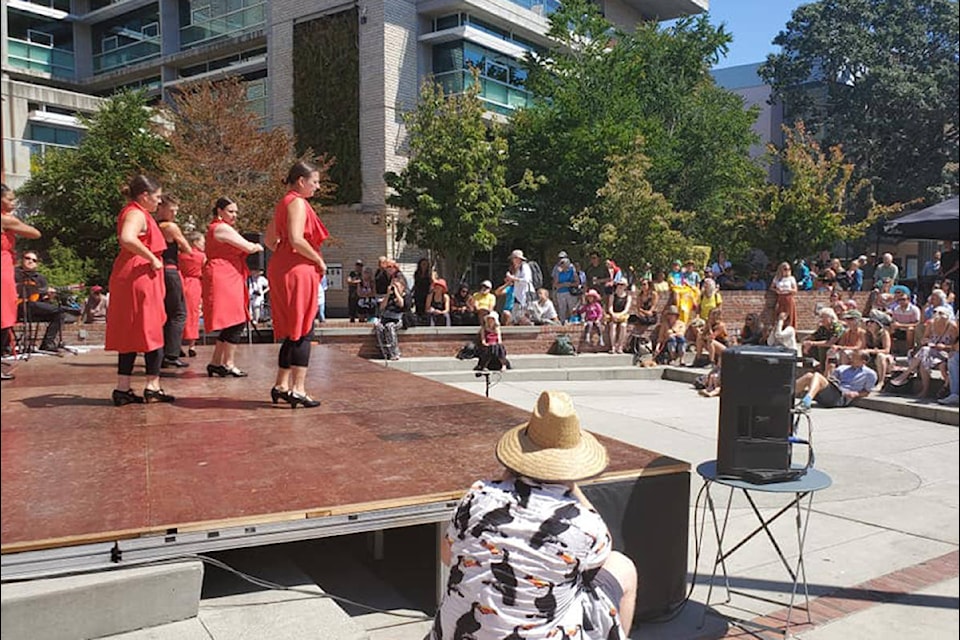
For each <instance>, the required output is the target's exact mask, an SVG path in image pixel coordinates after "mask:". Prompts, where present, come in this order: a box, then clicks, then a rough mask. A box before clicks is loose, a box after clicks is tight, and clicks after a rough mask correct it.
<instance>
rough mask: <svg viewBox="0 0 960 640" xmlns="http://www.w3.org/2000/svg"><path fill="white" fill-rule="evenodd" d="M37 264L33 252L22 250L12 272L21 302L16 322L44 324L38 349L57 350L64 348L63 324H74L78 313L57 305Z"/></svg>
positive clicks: (55, 295)
mask: <svg viewBox="0 0 960 640" xmlns="http://www.w3.org/2000/svg"><path fill="white" fill-rule="evenodd" d="M39 264H40V259H39V258H38V257H37V253H36V252H35V251H25V252H24V253H23V256H22V257H21V258H20V265H19V266H18V267H17V268H16V269H14V271H13V278H14V281H15V282H16V285H17V297H18V298H20V300H22V301H23V302H21V303H20V304H19V305H17V319H18V320H20V321H21V322H25V321H28V320H29V321H30V322H46V323H47V328H46V330H45V331H44V334H43V340H42V341H41V343H40V350H41V351H57V350H59V349H60V348H61V347H62V346H63V345H62V330H63V324H64V323H65V322H76V320H77V312H76V311H73V310H71V309H68V308H65V307H63V306H62V305H61V304H60V301H59V300H58V299H57V290H56V289H54V288H53V287H51V286H49V285H48V284H47V279H46V278H45V277H44V276H43V274H41V273H39V272H38V271H37V266H38V265H39Z"/></svg>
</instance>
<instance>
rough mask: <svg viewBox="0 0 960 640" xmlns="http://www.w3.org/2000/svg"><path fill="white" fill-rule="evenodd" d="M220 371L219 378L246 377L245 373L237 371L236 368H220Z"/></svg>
mask: <svg viewBox="0 0 960 640" xmlns="http://www.w3.org/2000/svg"><path fill="white" fill-rule="evenodd" d="M222 369H223V373H221V374H220V375H221V376H233V377H234V378H246V377H247V372H246V371H241V370H240V369H237V368H236V367H222Z"/></svg>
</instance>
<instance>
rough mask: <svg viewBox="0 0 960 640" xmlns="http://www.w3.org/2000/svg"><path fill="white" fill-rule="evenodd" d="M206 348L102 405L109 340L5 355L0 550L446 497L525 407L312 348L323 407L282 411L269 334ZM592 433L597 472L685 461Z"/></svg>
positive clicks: (493, 464)
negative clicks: (220, 356)
mask: <svg viewBox="0 0 960 640" xmlns="http://www.w3.org/2000/svg"><path fill="white" fill-rule="evenodd" d="M211 350H212V347H203V348H201V350H200V355H199V357H197V358H194V359H192V360H191V361H190V363H191V367H190V368H189V369H185V370H178V371H177V373H172V374H169V375H168V374H167V372H168V371H171V370H168V369H165V370H164V380H163V385H164V388H165V389H166V390H167V391H168V392H169V393H171V394H173V395H175V396H176V397H177V402H176V403H174V404H171V405H164V404H153V405H128V406H126V407H119V408H116V407H114V406H113V405H112V404H111V402H110V400H109V398H110V392H111V390H112V389H113V388H114V385H115V382H116V355H115V354H112V353H105V352H103V351H94V352H91V353H87V354H81V355H69V354H68V355H66V356H64V357H63V358H49V357H46V358H35V359H33V360H31V361H29V362H24V363H19V364H18V367H17V369H16V376H17V378H16V380H14V381H12V382H4V383H3V387H2V411H0V423H2V461H0V472H2V505H3V506H2V536H0V537H2V540H0V542H2V551H3V553H4V554H7V553H13V552H18V551H28V550H38V549H53V548H59V547H65V546H70V545H79V544H88V543H96V542H106V541H113V540H120V539H130V538H136V537H139V536H143V535H147V534H157V533H164V532H168V531H170V530H181V531H182V530H190V529H193V530H203V529H210V528H216V527H220V526H243V524H244V523H248V522H250V523H257V522H259V523H262V522H274V521H287V520H297V519H304V518H311V517H321V516H327V515H337V514H350V513H361V512H364V511H369V510H371V509H378V508H383V507H384V506H387V505H394V506H404V505H415V504H419V503H427V502H436V501H440V500H450V499H454V500H455V499H457V498H459V496H460V495H462V493H463V491H464V490H465V489H466V488H467V487H468V486H469V485H470V483H471V482H473V481H474V480H476V479H478V478H482V477H488V476H490V475H492V474H495V473H499V470H500V466H499V464H498V463H497V461H496V459H495V457H494V453H493V451H494V444H495V442H496V441H497V439H498V438H499V436H500V434H501V433H503V431H505V430H506V429H508V428H509V427H512V426H515V425H516V424H519V423H520V422H523V421H524V420H525V419H526V418H527V416H528V413H527V412H525V411H521V410H518V409H516V408H514V407H510V406H507V405H504V404H501V403H499V402H496V401H494V400H489V399H485V398H482V397H478V396H476V395H474V394H471V393H468V392H466V391H461V390H458V389H454V388H452V387H447V386H445V385H443V384H441V383H438V382H433V381H430V380H426V379H423V378H418V377H416V376H413V375H411V374H407V373H403V372H399V371H394V370H390V369H388V368H385V367H383V366H381V365H378V364H375V363H371V362H368V361H366V360H362V359H360V358H356V357H352V356H348V355H344V354H342V353H339V352H337V351H336V350H334V349H331V348H324V347H314V350H313V356H312V360H311V367H310V371H309V381H308V386H307V388H308V389H309V390H310V392H311V393H312V394H313V395H314V396H315V397H319V398H322V399H323V406H321V407H319V408H317V409H303V408H298V409H296V410H291V409H290V408H289V407H288V406H287V405H278V406H274V405H272V404H271V402H270V395H269V391H270V387H271V385H272V382H273V376H274V372H275V362H276V356H277V346H276V345H269V344H267V345H252V346H248V345H242V346H241V347H240V349H239V352H238V358H237V362H238V364H239V366H240V367H241V368H243V369H246V370H247V371H249V373H250V376H249V377H248V378H239V379H234V378H208V377H207V376H206V372H205V366H206V362H207V357H208V356H209V353H210V351H211ZM137 364H138V369H137V370H138V371H140V372H142V366H141V364H142V360H141V359H138V363H137ZM181 371H182V372H181ZM142 386H143V383H142V379H135V382H134V389H136V390H137V391H138V393H139V392H140V390H141V389H142ZM602 440H603V441H604V443H605V444H606V445H607V447H608V449H609V451H610V456H611V460H612V463H611V465H610V468H609V469H608V471H607V473H606V474H605V475H604V476H603V477H602V479H607V480H616V479H617V478H628V477H634V478H635V477H638V476H647V475H651V476H656V475H660V474H670V473H677V472H681V471H682V472H685V471H687V470H688V469H689V465H687V463H685V462H681V461H679V460H675V459H673V458H668V457H665V456H661V455H659V454H657V453H654V452H651V451H647V450H644V449H639V448H636V447H633V446H630V445H627V444H623V443H619V442H617V441H614V440H610V439H606V438H602Z"/></svg>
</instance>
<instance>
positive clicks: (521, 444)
mask: <svg viewBox="0 0 960 640" xmlns="http://www.w3.org/2000/svg"><path fill="white" fill-rule="evenodd" d="M496 452H497V460H499V461H500V464H502V465H503V466H505V467H506V468H508V469H510V470H511V471H513V472H515V473H517V474H519V475H522V476H526V477H528V478H532V479H534V480H542V481H546V482H562V481H576V480H583V479H585V478H591V477H593V476H596V475H598V474H600V473H601V472H603V470H604V469H606V468H607V464H609V458H608V456H607V450H606V448H605V447H604V446H603V445H602V444H600V442H598V441H597V439H596V438H595V437H594V436H593V435H592V434H590V433H588V432H586V431H584V430H583V429H581V428H580V419H579V418H578V417H577V412H576V409H575V408H574V406H573V400H572V399H571V398H570V396H568V395H567V394H566V393H563V392H561V391H544V392H543V393H541V394H540V397H539V398H538V399H537V405H536V406H535V407H534V409H533V412H532V413H531V415H530V420H529V421H527V422H524V423H523V424H520V425H518V426H516V427H514V428H513V429H510V430H509V431H507V432H506V433H505V434H503V436H502V437H501V438H500V441H499V442H498V443H497V450H496Z"/></svg>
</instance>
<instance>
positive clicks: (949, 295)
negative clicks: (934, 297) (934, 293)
mask: <svg viewBox="0 0 960 640" xmlns="http://www.w3.org/2000/svg"><path fill="white" fill-rule="evenodd" d="M940 290H941V291H943V295H944V298H945V300H946V304H947V305H948V306H950V307H953V309H954V310H956V308H957V294H956V293H954V291H953V281H952V280H950V279H949V278H944V279H943V281H941V282H940Z"/></svg>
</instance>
